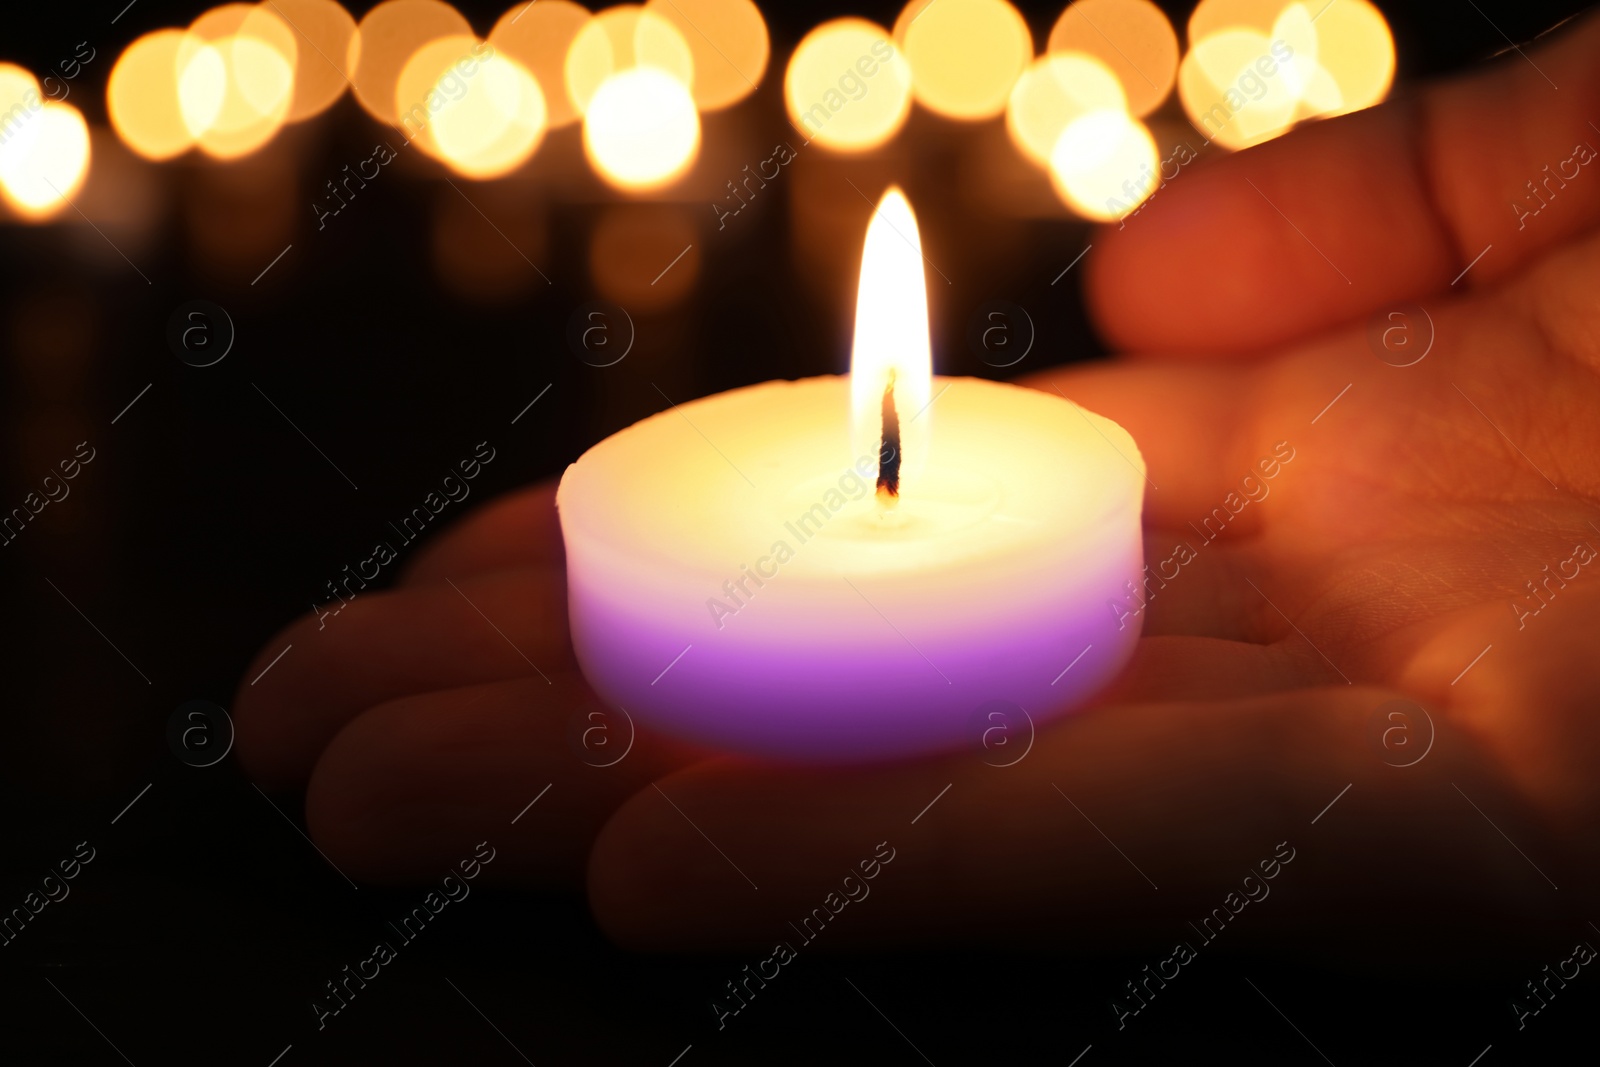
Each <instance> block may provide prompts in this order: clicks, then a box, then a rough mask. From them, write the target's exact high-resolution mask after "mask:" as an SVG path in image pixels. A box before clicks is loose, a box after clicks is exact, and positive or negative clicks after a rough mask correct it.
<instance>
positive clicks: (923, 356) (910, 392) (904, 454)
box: [850, 186, 933, 504]
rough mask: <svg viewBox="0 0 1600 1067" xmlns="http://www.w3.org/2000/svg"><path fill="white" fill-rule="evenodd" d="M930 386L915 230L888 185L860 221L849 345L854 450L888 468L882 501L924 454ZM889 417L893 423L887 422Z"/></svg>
mask: <svg viewBox="0 0 1600 1067" xmlns="http://www.w3.org/2000/svg"><path fill="white" fill-rule="evenodd" d="M932 392H933V355H932V351H931V349H930V346H929V343H928V290H927V285H926V282H925V281H924V278H923V272H922V237H921V235H920V234H919V233H918V231H917V217H916V215H915V214H914V213H913V212H912V210H911V204H910V203H909V202H908V201H907V200H906V197H905V194H904V193H902V192H901V191H900V189H899V187H898V186H890V187H889V189H888V191H887V192H885V193H884V194H883V199H882V200H880V201H879V202H878V207H877V210H876V211H874V212H873V216H872V222H871V223H870V224H869V225H868V226H867V240H866V245H865V247H864V248H863V249H862V253H861V281H860V284H859V287H858V288H857V290H856V332H855V341H854V344H853V346H852V347H851V351H850V413H851V446H852V448H853V449H854V451H853V455H855V456H858V457H859V456H878V457H879V460H880V471H882V470H883V469H884V468H892V473H893V477H894V479H895V482H894V488H893V491H889V492H887V493H886V492H885V491H884V490H883V489H882V488H880V492H879V499H880V501H882V502H884V503H885V504H889V503H891V502H892V500H893V498H894V496H896V495H897V494H898V491H899V482H901V481H904V480H905V479H906V478H907V477H908V476H914V475H915V473H916V472H917V471H918V470H919V469H920V468H921V467H922V464H923V463H924V461H925V460H926V458H927V447H926V443H927V440H928V424H929V422H930V421H931V420H930V417H929V412H928V405H929V402H930V400H931V397H932ZM891 410H892V411H893V413H894V417H893V418H892V419H891V418H890V417H889V415H890V411H891ZM890 423H897V424H898V425H897V426H896V427H890V426H887V425H886V424H890ZM886 429H893V431H894V433H895V435H896V436H898V438H899V447H898V448H897V449H894V451H893V452H892V454H890V455H887V456H886V455H884V454H883V452H882V451H881V449H882V447H883V445H884V442H885V436H886V434H885V431H886ZM891 440H892V438H891Z"/></svg>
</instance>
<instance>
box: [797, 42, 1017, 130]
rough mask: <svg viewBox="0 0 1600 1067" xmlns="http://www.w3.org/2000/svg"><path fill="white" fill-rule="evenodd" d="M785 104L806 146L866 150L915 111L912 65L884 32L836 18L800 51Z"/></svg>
mask: <svg viewBox="0 0 1600 1067" xmlns="http://www.w3.org/2000/svg"><path fill="white" fill-rule="evenodd" d="M1008 91H1009V90H1008ZM783 98H784V102H785V104H786V105H787V106H788V109H789V120H790V121H791V122H792V123H794V125H795V126H796V127H797V128H798V129H799V131H800V133H801V134H802V135H803V136H804V137H806V138H807V140H808V141H815V142H816V143H817V144H820V145H823V146H824V147H827V148H832V149H835V150H838V151H841V152H864V151H867V150H868V149H872V148H876V147H878V146H879V145H881V144H883V143H885V142H886V141H888V140H889V139H890V138H892V137H893V136H894V135H895V134H897V133H899V132H900V128H901V127H902V126H904V125H905V122H906V117H907V116H908V115H909V114H910V112H911V64H910V63H908V62H907V61H906V57H905V56H904V55H903V54H902V53H901V51H900V50H899V48H897V47H896V46H895V44H894V41H893V40H892V39H891V37H890V35H889V31H887V30H885V29H884V28H883V27H882V26H879V25H877V24H876V23H872V22H868V21H867V20H865V19H858V18H842V19H834V20H832V21H831V22H824V23H823V24H822V25H820V26H818V27H817V28H816V29H814V30H812V31H811V32H810V33H808V34H806V35H805V37H804V38H802V39H801V41H800V43H799V45H797V46H796V47H795V50H794V54H793V55H791V56H790V57H789V67H788V70H787V71H785V73H784V77H783Z"/></svg>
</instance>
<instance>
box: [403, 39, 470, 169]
mask: <svg viewBox="0 0 1600 1067" xmlns="http://www.w3.org/2000/svg"><path fill="white" fill-rule="evenodd" d="M474 48H479V49H480V51H482V48H481V46H480V45H479V42H478V39H477V38H476V37H474V36H472V35H471V34H465V33H463V34H451V35H450V36H448V37H438V38H435V39H434V40H432V41H429V42H428V43H427V44H425V45H423V46H422V47H421V48H418V49H417V50H416V51H415V52H413V53H411V57H410V58H409V59H407V60H406V62H405V66H403V67H401V68H400V75H399V77H398V78H397V79H396V81H395V87H394V101H395V109H396V111H397V112H398V114H399V122H398V125H399V127H400V132H402V133H403V134H405V136H406V137H407V139H409V140H410V141H411V143H412V144H414V145H416V146H417V147H418V148H420V149H422V151H423V152H424V153H426V154H427V155H430V156H432V157H434V158H435V159H439V158H441V155H440V152H439V148H438V146H437V145H436V144H435V143H434V139H433V127H434V122H435V120H436V119H437V118H438V116H439V115H440V114H442V113H443V112H444V111H446V110H448V109H449V108H451V107H452V106H453V104H454V103H455V102H456V101H459V100H460V99H462V97H463V96H464V95H465V93H466V91H467V89H468V88H470V87H471V84H472V81H473V80H474V79H475V78H476V77H477V75H478V73H479V61H478V57H477V56H475V55H474V54H473V52H472V50H473V49H474ZM452 75H453V76H452Z"/></svg>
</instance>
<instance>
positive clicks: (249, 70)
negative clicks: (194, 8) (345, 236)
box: [176, 4, 299, 159]
mask: <svg viewBox="0 0 1600 1067" xmlns="http://www.w3.org/2000/svg"><path fill="white" fill-rule="evenodd" d="M298 55H299V46H298V45H297V44H296V43H295V35H294V31H293V30H291V29H289V27H288V24H287V23H285V22H284V21H283V20H282V19H281V18H279V17H278V16H277V15H276V14H274V13H273V12H272V11H271V10H270V9H269V8H264V7H256V6H253V5H250V4H224V5H222V6H221V7H216V8H212V9H211V10H210V11H207V12H206V13H205V14H203V15H201V16H200V17H199V18H197V19H195V20H194V22H193V23H192V24H191V25H190V26H189V33H188V35H187V36H186V37H185V38H184V39H183V40H182V41H181V42H180V43H179V46H178V58H177V67H176V70H177V72H178V83H179V85H178V96H179V102H180V105H181V107H180V110H181V111H182V113H183V116H184V121H185V124H186V125H187V126H188V127H189V132H190V133H191V134H192V135H194V137H195V138H196V140H197V141H198V142H199V144H200V149H201V151H203V152H205V153H206V154H207V155H210V156H214V157H216V158H218V159H236V158H238V157H240V156H243V155H247V154H248V153H250V152H253V151H255V150H256V149H258V148H260V147H261V146H262V145H264V144H266V143H267V142H268V141H270V140H271V139H272V138H273V136H274V135H275V134H276V133H277V132H278V130H279V128H280V127H282V125H283V123H284V121H285V120H286V119H287V118H288V115H289V106H290V104H291V103H292V101H293V99H294V82H295V66H296V63H297V58H298ZM219 61H220V63H219ZM219 77H220V83H221V84H220V97H221V102H220V104H216V103H215V101H216V98H217V95H218V88H219V86H218V83H219ZM214 106H215V110H214V111H213V107H214ZM208 118H209V121H207V119H208Z"/></svg>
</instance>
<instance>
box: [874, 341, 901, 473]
mask: <svg viewBox="0 0 1600 1067" xmlns="http://www.w3.org/2000/svg"><path fill="white" fill-rule="evenodd" d="M899 495H900V413H899V411H898V410H896V408H895V406H894V371H893V370H892V369H891V370H890V371H889V384H888V385H886V386H884V389H883V447H882V448H880V449H879V451H878V499H879V500H880V501H883V502H884V503H893V502H894V500H895V498H897V497H898V496H899Z"/></svg>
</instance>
